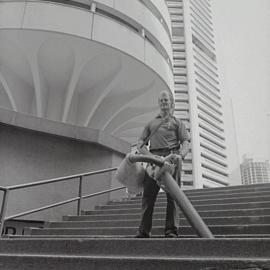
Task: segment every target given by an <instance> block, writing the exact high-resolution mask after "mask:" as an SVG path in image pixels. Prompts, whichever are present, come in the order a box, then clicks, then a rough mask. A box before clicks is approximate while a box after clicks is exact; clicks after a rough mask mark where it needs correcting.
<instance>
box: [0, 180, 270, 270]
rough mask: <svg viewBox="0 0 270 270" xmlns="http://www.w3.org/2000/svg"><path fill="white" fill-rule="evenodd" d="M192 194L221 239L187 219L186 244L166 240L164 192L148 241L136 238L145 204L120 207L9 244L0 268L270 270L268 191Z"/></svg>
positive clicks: (0, 246) (1, 249)
mask: <svg viewBox="0 0 270 270" xmlns="http://www.w3.org/2000/svg"><path fill="white" fill-rule="evenodd" d="M186 194H187V196H188V197H189V198H190V200H191V201H192V203H193V205H194V206H195V208H196V209H197V211H198V212H199V214H200V215H201V216H202V218H203V219H204V221H205V222H206V224H208V225H209V228H210V230H211V231H212V233H213V234H214V235H215V236H216V239H214V240H210V239H201V238H198V237H197V236H196V234H195V232H194V230H193V229H192V228H191V227H190V225H189V224H188V222H187V221H186V219H185V218H184V216H183V215H182V214H181V215H180V217H181V222H180V223H181V229H180V237H179V238H178V239H165V238H164V237H163V230H164V229H163V228H164V219H165V206H166V199H165V194H164V193H160V194H159V196H158V200H157V202H156V207H155V212H154V219H153V230H152V237H151V238H150V239H134V238H133V236H134V235H135V234H136V232H137V228H138V225H139V222H140V212H141V209H140V208H141V198H140V197H135V198H132V199H130V200H122V201H118V202H116V201H114V202H109V203H108V204H107V205H101V206H97V207H96V209H95V210H92V211H84V212H83V215H82V216H65V217H63V221H61V222H48V223H46V226H45V228H29V229H27V230H26V232H27V235H25V236H23V237H20V238H18V237H6V238H3V239H2V240H1V241H0V269H23V270H24V269H39V270H42V269H60V270H61V269H120V270H121V269H130V270H133V269H166V270H167V269H177V270H181V269H184V270H189V269H191V270H193V269H194V270H195V269H196V270H223V269H230V270H236V269H249V270H265V269H270V184H261V185H250V186H234V187H226V188H215V189H204V190H188V191H186ZM18 266H20V267H19V268H18Z"/></svg>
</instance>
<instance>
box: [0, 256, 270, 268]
mask: <svg viewBox="0 0 270 270" xmlns="http://www.w3.org/2000/svg"><path fill="white" fill-rule="evenodd" d="M0 261H1V266H2V267H3V268H2V269H5V270H15V269H16V270H17V269H20V270H37V269H39V270H48V269H50V270H74V269H80V270H92V269H93V270H97V269H102V270H126V269H129V270H135V269H147V270H152V269H153V270H156V269H159V270H176V269H177V270H187V269H189V270H202V269H215V270H221V269H222V270H236V269H252V270H253V269H256V270H257V269H269V268H265V267H268V265H269V259H268V258H259V259H258V258H248V259H246V258H237V259H235V258H223V257H220V258H218V257H216V258H213V257H203V258H201V257H190V256H188V257H181V258H176V257H150V256H147V257H146V256H141V257H139V256H136V257H133V256H65V255H24V254H21V255H14V254H13V255H8V254H5V255H0ZM18 266H20V268H18ZM254 266H255V267H256V268H254ZM251 267H253V268H251Z"/></svg>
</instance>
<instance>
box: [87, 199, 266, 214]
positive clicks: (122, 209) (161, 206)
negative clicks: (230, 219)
mask: <svg viewBox="0 0 270 270" xmlns="http://www.w3.org/2000/svg"><path fill="white" fill-rule="evenodd" d="M269 199H270V198H269ZM193 206H194V208H195V209H196V210H197V211H206V210H207V211H213V210H225V209H226V210H228V209H233V210H236V209H254V208H270V201H262V202H250V203H227V204H222V203H220V204H206V205H198V204H193ZM165 208H166V203H157V204H156V205H155V212H156V213H162V212H164V211H165ZM140 212H141V207H140V206H139V205H132V204H131V205H128V206H127V205H123V206H117V207H115V208H114V207H113V206H110V205H104V206H100V207H99V209H96V210H91V211H84V214H86V215H88V214H124V213H128V214H131V213H132V214H134V213H140Z"/></svg>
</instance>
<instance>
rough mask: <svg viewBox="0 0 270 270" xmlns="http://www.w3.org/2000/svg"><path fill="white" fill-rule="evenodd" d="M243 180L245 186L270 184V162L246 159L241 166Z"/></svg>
mask: <svg viewBox="0 0 270 270" xmlns="http://www.w3.org/2000/svg"><path fill="white" fill-rule="evenodd" d="M240 169H241V180H242V184H243V185H251V184H262V183H269V182H270V165H269V161H268V160H267V161H254V160H253V159H252V158H244V160H243V162H242V163H241V165H240Z"/></svg>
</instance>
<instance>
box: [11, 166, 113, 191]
mask: <svg viewBox="0 0 270 270" xmlns="http://www.w3.org/2000/svg"><path fill="white" fill-rule="evenodd" d="M116 170H117V167H114V168H108V169H103V170H98V171H94V172H86V173H80V174H74V175H69V176H64V177H58V178H53V179H48V180H41V181H37V182H32V183H27V184H20V185H14V186H8V187H6V189H8V190H15V189H22V188H27V187H34V186H39V185H45V184H50V183H56V182H61V181H66V180H71V179H73V178H79V177H80V176H82V177H84V176H90V175H96V174H101V173H105V172H111V171H116Z"/></svg>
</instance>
